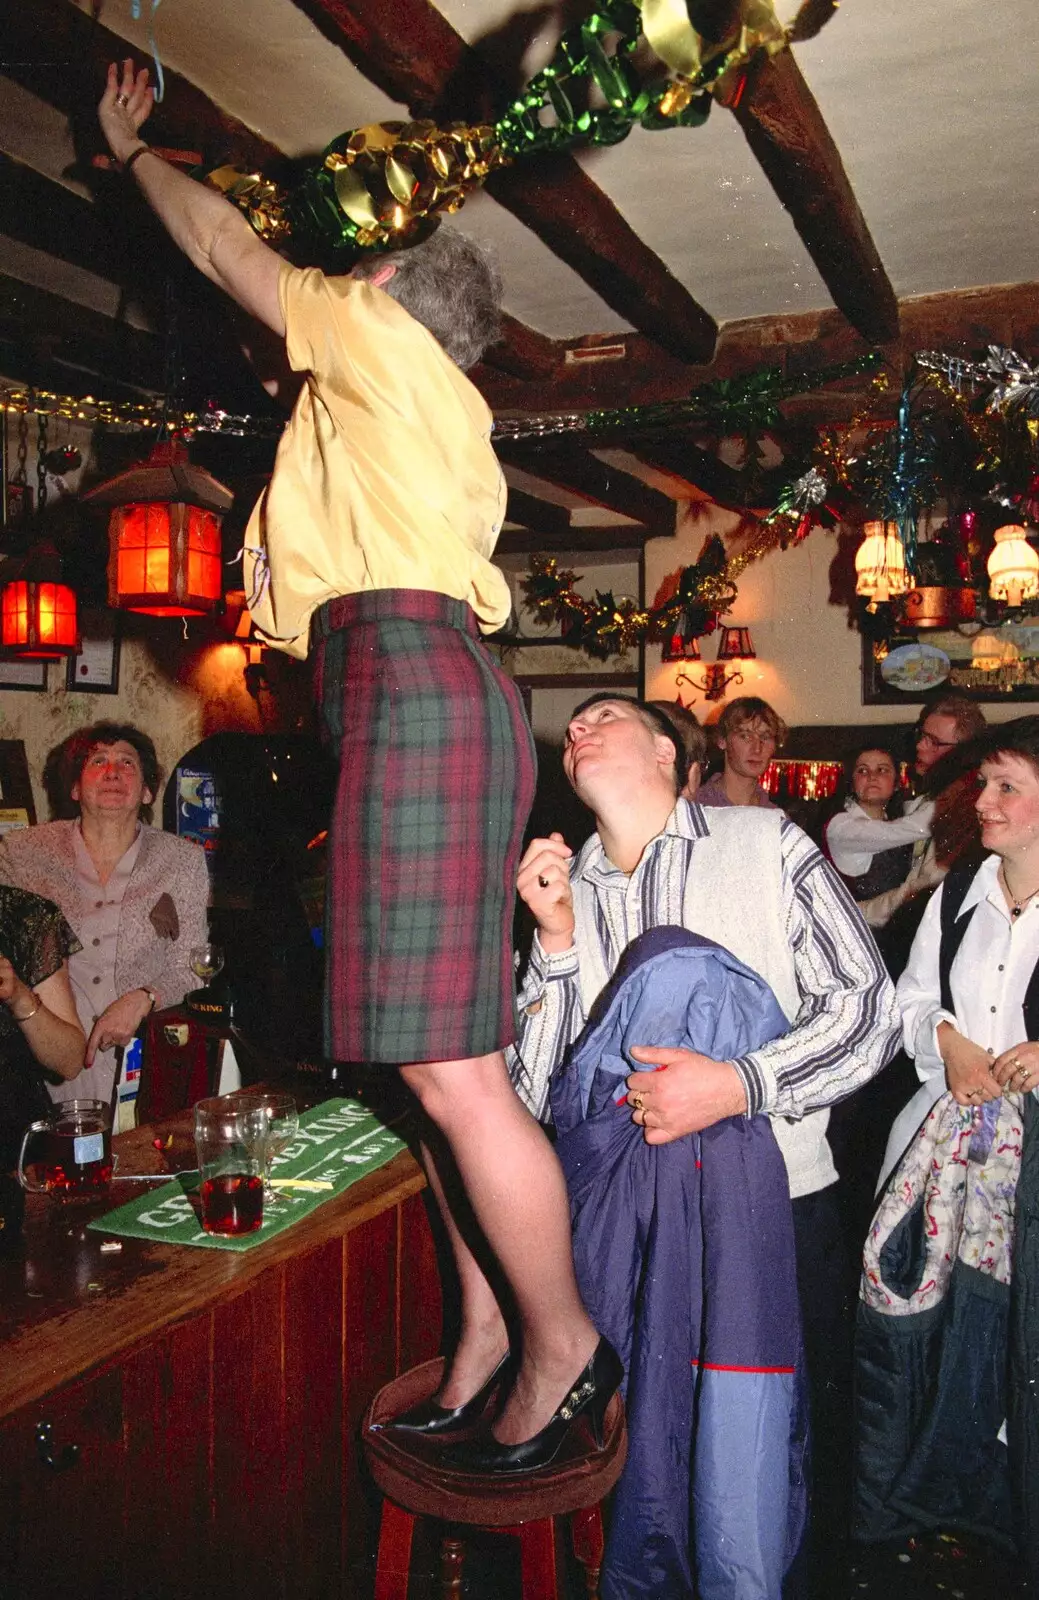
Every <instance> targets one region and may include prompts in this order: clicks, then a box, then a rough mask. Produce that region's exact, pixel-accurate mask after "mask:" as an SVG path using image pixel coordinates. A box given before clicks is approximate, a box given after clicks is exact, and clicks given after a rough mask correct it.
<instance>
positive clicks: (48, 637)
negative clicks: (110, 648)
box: [0, 543, 79, 661]
mask: <svg viewBox="0 0 1039 1600" xmlns="http://www.w3.org/2000/svg"><path fill="white" fill-rule="evenodd" d="M8 574H9V576H8ZM5 577H6V579H7V581H6V582H4V581H3V579H4V578H5ZM60 580H61V559H60V557H59V555H58V552H57V550H56V549H55V548H54V546H53V545H52V544H49V543H47V544H42V545H37V546H36V547H35V548H34V549H33V550H31V551H30V552H29V554H28V555H27V556H26V557H25V558H24V560H19V559H11V560H9V561H7V562H5V563H4V565H3V567H2V568H0V645H2V647H3V649H4V650H8V651H10V652H11V653H12V654H13V655H17V656H18V658H19V659H20V660H23V661H60V660H61V658H62V657H63V656H72V655H75V653H76V651H77V650H78V649H79V619H78V617H77V614H76V595H75V591H74V590H73V589H70V588H69V587H68V585H67V584H64V583H62V582H61V581H60Z"/></svg>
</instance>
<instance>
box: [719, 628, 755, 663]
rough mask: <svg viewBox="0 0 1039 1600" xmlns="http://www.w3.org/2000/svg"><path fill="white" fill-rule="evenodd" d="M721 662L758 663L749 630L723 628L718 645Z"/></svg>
mask: <svg viewBox="0 0 1039 1600" xmlns="http://www.w3.org/2000/svg"><path fill="white" fill-rule="evenodd" d="M718 660H719V661H756V660H757V655H756V652H755V650H754V646H753V645H752V644H751V642H750V629H749V628H726V627H723V628H722V636H721V642H720V643H719V645H718Z"/></svg>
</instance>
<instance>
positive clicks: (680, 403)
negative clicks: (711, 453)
mask: <svg viewBox="0 0 1039 1600" xmlns="http://www.w3.org/2000/svg"><path fill="white" fill-rule="evenodd" d="M883 359H884V358H883V356H882V355H881V354H880V352H879V351H877V350H870V351H867V352H866V354H865V355H861V356H856V357H855V358H854V360H851V361H836V362H832V363H831V364H830V365H829V366H825V367H819V368H818V369H817V370H816V371H814V372H786V371H784V369H783V368H782V367H762V368H760V369H759V370H758V371H756V372H750V373H747V374H745V375H744V376H743V377H740V378H716V379H714V380H713V381H712V382H710V383H703V384H699V385H698V386H697V387H696V388H695V389H692V390H690V392H689V394H688V395H686V396H685V397H684V398H683V399H680V400H659V401H655V402H651V403H650V404H647V405H640V406H623V407H619V408H616V409H614V410H609V411H607V410H595V411H551V412H545V413H544V414H542V415H538V414H537V413H534V414H529V413H528V414H526V415H524V416H522V417H500V418H498V419H497V420H496V421H495V424H494V437H495V438H496V439H505V440H510V441H516V442H519V441H521V440H526V439H549V438H558V437H560V436H563V435H568V434H581V435H583V436H586V437H589V438H597V439H602V438H608V437H609V436H610V435H611V434H624V435H626V436H628V437H632V438H635V437H639V436H643V435H645V436H649V435H650V434H652V433H653V432H655V431H656V432H667V431H669V430H670V429H672V428H675V427H678V426H681V425H683V424H700V425H701V426H703V427H705V428H706V427H710V428H714V429H716V430H720V431H722V432H725V433H731V434H754V433H760V432H762V431H763V430H764V429H766V428H770V427H773V426H774V425H775V424H776V423H777V422H778V421H779V420H780V418H781V416H782V412H781V410H780V407H781V406H782V404H783V401H784V400H792V399H793V398H794V396H795V395H801V394H808V393H809V392H810V391H812V390H814V389H824V388H825V387H826V386H827V384H831V383H840V382H841V381H842V380H843V379H845V378H857V377H861V376H862V375H863V374H864V373H871V372H876V370H877V368H878V367H879V366H880V364H881V362H882V361H883Z"/></svg>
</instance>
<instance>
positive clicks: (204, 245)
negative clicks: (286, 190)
mask: <svg viewBox="0 0 1039 1600" xmlns="http://www.w3.org/2000/svg"><path fill="white" fill-rule="evenodd" d="M153 103H154V96H153V93H152V90H151V88H150V87H149V84H148V70H147V68H143V69H142V70H141V71H140V72H138V73H136V74H135V72H134V65H133V62H132V61H130V60H127V61H124V62H123V65H122V68H121V69H120V68H119V67H118V66H117V65H116V64H115V63H114V62H113V63H112V65H111V66H109V69H108V82H107V84H106V86H105V92H104V95H103V96H102V98H101V103H100V105H99V106H98V120H99V122H100V124H101V131H102V133H103V134H104V136H105V139H106V140H107V141H108V148H109V149H110V150H111V152H112V155H113V156H114V157H115V159H116V161H118V162H120V163H121V164H122V165H124V166H125V165H126V163H127V162H128V161H130V160H132V161H133V166H132V169H131V176H132V178H133V179H134V181H135V182H136V183H137V184H138V186H139V188H140V189H141V191H142V193H143V194H144V197H145V199H146V200H147V202H148V204H149V205H150V206H151V208H152V210H153V211H154V212H155V214H156V216H157V217H158V218H159V221H160V222H161V223H162V225H163V227H164V228H165V229H166V231H167V233H168V234H169V235H170V238H171V239H172V240H173V241H174V243H175V244H177V245H179V247H180V248H181V250H183V252H184V254H185V255H186V256H187V257H188V259H189V261H192V262H193V263H194V265H195V266H196V267H197V268H198V270H199V271H200V272H202V273H204V274H205V276H206V277H207V278H209V279H210V281H211V282H212V283H215V284H216V285H217V287H218V288H220V289H223V290H224V291H225V292H226V293H227V294H229V295H230V296H231V298H232V300H235V301H237V303H238V305H240V306H241V307H242V309H243V310H244V311H248V312H249V314H250V315H251V316H254V317H257V318H259V320H260V321H261V322H262V323H264V324H265V325H266V326H267V327H268V328H270V329H271V330H272V331H273V332H274V333H276V334H278V335H279V337H281V338H284V336H285V319H284V317H283V316H282V312H281V305H280V303H279V300H278V277H279V274H280V272H281V265H282V263H281V257H280V256H278V255H277V254H276V252H275V251H273V250H272V249H270V247H269V246H268V245H265V244H264V242H263V240H262V239H260V238H258V237H257V235H256V234H255V233H254V232H253V230H252V228H251V227H250V226H249V224H248V222H247V221H246V219H245V218H244V217H243V216H242V214H241V212H240V211H237V210H236V209H235V207H234V206H233V205H231V204H230V202H229V201H227V200H225V199H224V198H223V196H222V195H219V194H217V192H216V190H215V189H209V188H207V187H206V186H205V185H204V184H201V183H196V182H195V180H194V179H193V178H189V177H187V176H186V174H184V173H183V172H178V171H177V169H176V168H175V167H172V166H170V165H169V163H168V162H166V161H163V159H162V158H161V156H157V155H156V154H155V152H154V151H152V150H150V149H149V148H148V146H147V144H146V143H145V141H144V140H143V139H141V138H140V136H139V130H140V128H141V127H142V126H143V124H144V123H145V122H146V121H147V119H148V117H149V116H150V114H151V109H152V105H153ZM135 151H143V152H144V153H143V154H142V155H139V156H136V157H135V155H134V152H135Z"/></svg>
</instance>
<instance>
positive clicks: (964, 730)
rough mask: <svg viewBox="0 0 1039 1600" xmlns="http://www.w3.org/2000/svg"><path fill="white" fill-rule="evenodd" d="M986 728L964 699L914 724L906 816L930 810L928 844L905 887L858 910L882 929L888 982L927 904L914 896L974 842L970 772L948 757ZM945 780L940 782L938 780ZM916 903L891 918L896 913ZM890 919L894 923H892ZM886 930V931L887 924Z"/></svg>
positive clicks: (945, 700)
mask: <svg viewBox="0 0 1039 1600" xmlns="http://www.w3.org/2000/svg"><path fill="white" fill-rule="evenodd" d="M984 727H985V713H984V712H983V711H982V709H981V707H980V706H979V705H978V704H976V702H975V701H973V700H968V699H967V697H966V695H961V694H948V695H943V696H942V698H941V699H940V700H936V701H935V702H934V703H933V704H932V705H930V706H926V707H925V708H924V710H923V712H922V713H921V715H920V719H919V721H918V723H917V733H916V760H915V761H914V763H913V779H914V784H915V787H916V791H917V792H916V795H915V796H914V798H913V799H912V800H910V801H908V802H907V804H906V808H905V809H906V812H907V813H909V812H911V811H914V810H918V809H919V808H920V807H922V806H925V805H930V804H932V803H933V805H934V819H933V821H932V823H931V837H930V839H927V840H923V839H921V841H920V843H919V844H918V846H917V849H916V854H915V855H914V858H913V865H912V867H911V869H910V871H909V875H908V877H907V878H906V880H905V882H904V883H901V884H899V886H898V888H897V889H888V890H887V891H886V892H885V893H884V894H879V895H876V896H875V897H874V898H873V899H872V900H866V901H863V902H862V903H861V904H860V906H859V910H860V911H861V912H862V914H863V916H864V917H865V918H866V921H867V922H868V923H869V925H870V927H871V928H873V929H874V931H876V930H877V929H879V928H885V929H887V933H886V936H885V937H884V938H883V939H882V940H881V941H880V944H881V950H882V953H883V955H884V958H885V960H886V962H887V964H888V968H889V970H890V971H891V973H892V976H893V977H897V976H898V974H899V972H900V971H901V970H902V967H903V966H904V965H905V958H906V957H907V956H908V954H909V946H910V945H911V944H912V942H913V935H914V934H915V932H916V929H917V927H918V925H919V922H920V917H921V916H922V915H923V908H924V905H925V904H926V902H925V901H924V900H922V899H919V898H918V897H919V896H920V895H921V894H923V893H924V891H927V890H930V889H933V888H934V887H935V886H936V885H937V884H938V883H940V882H941V880H942V878H944V876H945V874H946V872H947V871H948V870H949V868H950V867H951V866H953V865H954V863H955V862H957V861H958V860H960V859H961V857H962V856H964V855H965V854H966V852H967V851H968V850H969V849H970V848H971V846H972V845H973V844H974V843H975V842H976V840H977V838H978V825H977V817H976V815H975V812H974V773H973V768H971V769H970V770H968V771H964V770H963V768H962V766H961V765H960V764H959V763H957V762H956V761H955V759H954V758H953V756H952V752H953V751H954V750H955V749H956V747H957V745H961V744H964V743H965V742H966V741H967V740H969V739H976V738H977V736H978V734H979V733H981V731H982V729H983V728H984ZM943 780H944V781H943ZM910 901H913V902H915V903H914V904H913V906H912V908H911V910H910V909H907V910H906V911H905V912H904V913H903V914H902V915H900V916H898V917H897V918H896V913H899V912H902V908H903V907H908V903H909V902H910ZM892 918H895V921H894V922H893V923H892ZM889 923H891V927H890V928H888V924H889Z"/></svg>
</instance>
